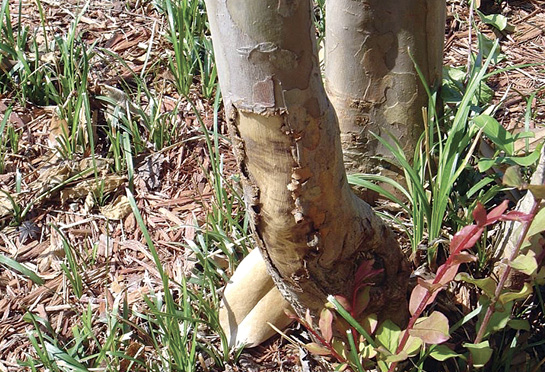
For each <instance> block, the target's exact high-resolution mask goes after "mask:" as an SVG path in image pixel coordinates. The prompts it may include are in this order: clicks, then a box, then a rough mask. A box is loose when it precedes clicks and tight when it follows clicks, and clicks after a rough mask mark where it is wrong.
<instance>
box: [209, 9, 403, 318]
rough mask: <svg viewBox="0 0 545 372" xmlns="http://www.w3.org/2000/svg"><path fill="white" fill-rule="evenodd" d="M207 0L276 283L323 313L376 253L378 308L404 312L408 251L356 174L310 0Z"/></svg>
mask: <svg viewBox="0 0 545 372" xmlns="http://www.w3.org/2000/svg"><path fill="white" fill-rule="evenodd" d="M206 4H207V10H208V16H209V20H210V26H211V31H212V39H213V42H214V52H215V57H216V63H217V67H218V74H219V81H220V87H221V91H222V95H223V99H224V104H225V112H226V115H227V119H228V123H229V127H230V131H231V133H230V134H231V138H232V141H233V148H234V152H235V155H236V158H237V161H238V164H239V166H240V172H241V178H242V185H243V189H244V197H245V201H246V203H247V208H248V211H249V213H250V214H251V217H252V221H253V228H254V232H255V234H254V235H255V237H256V240H257V243H258V245H259V248H260V249H261V252H262V255H263V257H264V259H265V261H266V263H267V266H268V269H269V272H270V273H271V275H272V277H273V279H274V281H275V283H276V285H277V286H278V287H279V289H280V291H281V292H282V294H283V295H284V296H285V297H286V298H287V299H288V301H290V303H291V304H292V306H293V307H294V309H295V310H296V311H297V312H298V313H299V314H300V315H303V314H304V312H305V310H306V309H307V308H309V309H310V310H311V312H312V313H313V314H316V313H317V312H318V311H319V310H320V309H321V308H322V307H323V306H324V304H325V302H326V296H327V295H328V294H343V295H346V296H348V297H349V295H350V291H351V289H352V286H351V283H352V279H353V277H354V273H355V270H356V269H357V267H358V266H359V264H360V262H361V261H362V260H367V259H375V260H376V265H377V266H380V267H383V268H384V272H383V274H382V275H381V276H380V277H379V278H376V283H377V285H376V287H375V289H374V290H373V296H374V297H373V301H372V304H373V306H374V310H375V311H378V310H379V309H380V310H381V315H382V316H385V317H390V318H393V319H395V320H398V321H400V322H403V321H404V319H405V315H406V299H405V297H406V296H405V295H406V293H405V287H406V281H407V276H408V272H407V265H406V261H405V259H404V256H403V254H402V252H401V250H400V249H399V246H398V244H397V242H396V240H395V239H394V236H393V234H392V233H391V232H390V230H389V229H388V228H387V227H386V226H385V225H384V223H383V222H382V221H381V220H380V219H379V218H377V217H376V216H375V215H374V213H373V211H372V210H371V208H370V207H369V206H368V205H367V204H365V203H363V202H362V201H360V200H359V199H358V198H357V197H356V196H355V195H354V194H353V193H352V191H351V190H350V187H349V185H348V183H347V180H346V174H345V170H344V166H343V159H342V152H341V144H340V136H339V128H338V123H337V119H336V115H335V112H334V109H333V107H332V106H331V104H330V103H329V101H328V99H327V96H326V93H325V90H324V88H323V85H322V81H321V76H320V70H319V63H318V58H317V52H316V46H315V39H314V27H313V25H312V22H311V7H310V1H308V0H299V1H297V0H223V1H219V0H207V1H206ZM249 285H251V284H249ZM241 300H243V299H241Z"/></svg>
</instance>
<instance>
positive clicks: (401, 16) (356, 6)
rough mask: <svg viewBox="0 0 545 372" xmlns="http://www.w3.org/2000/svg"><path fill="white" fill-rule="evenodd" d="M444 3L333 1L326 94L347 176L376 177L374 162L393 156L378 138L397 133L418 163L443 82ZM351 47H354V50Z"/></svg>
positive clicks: (328, 31)
mask: <svg viewBox="0 0 545 372" xmlns="http://www.w3.org/2000/svg"><path fill="white" fill-rule="evenodd" d="M445 6H446V5H445V1H444V0H443V1H442V0H410V1H403V0H401V1H400V0H335V1H326V38H325V40H326V41H325V46H326V47H325V68H326V71H325V75H326V78H325V80H326V89H327V93H328V95H329V99H330V100H331V102H332V104H333V106H334V107H335V110H336V112H337V116H338V119H339V125H340V128H341V138H342V145H343V150H344V156H345V165H346V167H347V170H348V172H369V173H372V172H374V171H375V170H374V169H373V167H374V166H376V163H375V164H374V165H373V164H372V163H371V162H370V161H369V159H370V157H372V156H377V155H379V156H385V157H387V158H391V157H392V156H391V154H390V153H389V152H388V151H387V150H386V149H385V148H383V146H382V145H381V144H380V143H379V142H378V141H377V140H376V139H375V138H374V137H373V136H372V135H371V133H370V132H373V133H375V134H377V135H379V136H381V137H385V138H386V136H387V132H390V133H391V134H392V135H393V136H394V137H395V138H397V139H398V140H399V142H400V143H401V144H402V145H403V146H405V150H406V154H407V155H408V156H410V157H412V154H413V152H414V147H415V144H416V142H417V140H418V138H419V136H420V134H421V133H422V128H423V122H422V107H425V106H427V100H428V97H427V95H426V92H425V90H424V87H423V86H422V84H421V83H420V78H419V77H418V74H417V72H416V69H415V68H414V63H413V61H412V60H411V58H410V55H409V51H410V53H411V54H412V55H413V57H414V58H415V60H416V63H417V64H418V66H419V68H420V69H421V70H422V72H423V74H424V76H425V77H426V80H427V82H428V84H430V85H435V84H439V83H440V82H441V81H440V79H441V68H442V62H443V40H444V27H445ZM347 40H349V42H347Z"/></svg>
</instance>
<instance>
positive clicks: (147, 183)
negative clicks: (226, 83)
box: [0, 0, 545, 371]
mask: <svg viewBox="0 0 545 372" xmlns="http://www.w3.org/2000/svg"><path fill="white" fill-rule="evenodd" d="M447 3H448V17H447V25H446V44H445V58H444V61H445V65H448V66H464V65H465V64H466V63H467V55H468V49H469V48H473V49H475V48H476V37H475V28H476V27H477V28H479V29H480V30H481V31H482V32H484V33H485V34H486V35H488V36H489V37H491V38H493V37H499V38H500V40H501V44H500V45H501V51H502V53H504V54H505V56H506V59H505V60H504V61H502V62H501V63H500V67H507V66H513V65H517V64H527V63H535V64H539V65H535V66H529V67H524V68H517V69H514V70H510V71H506V72H504V73H501V74H499V75H496V76H495V77H494V78H492V79H491V80H490V82H489V83H490V84H489V85H490V86H491V87H492V88H493V90H494V91H495V101H496V102H500V101H502V102H503V103H502V105H501V108H500V110H499V111H498V113H497V115H496V118H497V119H498V120H499V121H500V122H501V123H502V124H503V125H504V126H505V127H506V128H508V129H509V130H514V129H516V128H520V127H521V126H523V123H524V115H525V112H526V110H527V101H526V100H527V98H528V97H529V96H530V94H532V93H534V92H537V95H536V98H535V99H534V100H533V102H532V103H531V107H532V112H533V113H534V116H533V118H532V120H531V128H532V130H534V131H535V132H536V140H540V141H542V137H543V136H544V135H545V127H544V125H543V124H545V106H544V105H543V102H544V101H545V93H544V90H543V87H545V2H543V1H537V0H529V1H528V0H527V1H508V2H502V3H501V5H500V6H498V7H496V8H494V7H490V8H489V9H488V11H491V12H496V13H499V12H501V13H502V14H504V15H506V16H507V17H508V19H509V22H510V23H511V24H512V25H514V26H515V30H514V32H510V33H500V32H499V31H494V30H493V29H492V28H491V27H489V26H487V25H483V24H482V23H480V21H478V19H476V24H475V26H473V27H469V25H470V23H469V22H468V19H469V13H468V6H467V4H466V2H465V1H458V0H449V1H447ZM42 4H43V7H44V11H45V15H46V17H47V19H48V24H49V26H50V29H49V30H48V32H51V33H63V32H65V31H66V29H67V27H68V26H69V24H70V23H71V22H72V20H73V14H74V13H75V12H76V10H77V9H78V8H79V7H80V5H81V4H80V2H79V1H76V0H58V1H54V0H48V1H43V2H42ZM89 4H90V5H89V9H88V11H87V13H86V14H85V17H84V18H82V19H81V23H80V25H79V27H80V33H81V35H82V36H83V39H84V40H85V41H86V42H87V43H89V44H91V43H96V47H97V48H105V49H108V50H110V51H112V52H115V53H117V54H119V56H120V57H122V59H123V60H124V61H125V62H126V66H124V65H123V64H121V63H119V61H116V60H115V59H113V58H111V57H110V56H109V55H107V54H105V53H102V52H99V53H102V54H101V58H99V59H97V60H98V61H99V62H97V63H96V64H95V65H93V66H92V68H91V76H92V81H91V82H90V84H91V86H92V87H94V88H96V89H105V88H104V87H105V86H111V87H118V86H119V84H120V83H121V82H122V81H128V82H130V80H131V72H130V71H129V69H128V68H130V70H132V71H133V72H136V73H140V72H141V71H142V70H143V69H147V68H149V65H146V63H147V62H146V61H147V59H146V52H147V47H148V46H149V43H150V42H153V43H154V44H153V48H152V51H151V55H150V57H151V59H156V61H157V63H156V64H154V66H153V69H154V73H153V74H150V75H149V76H150V77H149V83H150V85H152V86H153V87H154V89H157V90H158V91H160V94H161V95H162V97H163V101H162V107H161V110H164V111H169V110H173V107H174V105H178V107H179V108H180V111H179V113H178V115H177V120H178V123H177V130H176V139H177V140H176V141H175V143H174V144H173V145H172V146H169V147H166V148H165V149H164V150H161V151H159V152H155V153H150V154H149V155H147V156H146V157H144V158H142V159H138V160H137V163H136V168H135V169H136V171H135V182H134V184H135V189H134V194H135V197H136V200H137V203H138V207H139V208H140V211H141V212H142V214H143V216H144V218H145V222H146V224H147V226H148V229H149V231H150V232H151V236H152V239H153V241H154V242H155V244H156V246H157V249H158V251H159V254H160V257H161V261H162V262H163V264H164V268H165V269H166V270H167V272H169V273H170V274H171V275H172V276H173V277H177V276H180V275H184V273H186V271H187V270H188V264H187V259H188V252H185V251H184V249H183V248H182V245H181V244H179V243H180V242H183V241H184V240H185V239H189V240H191V239H193V237H194V236H195V228H194V227H191V226H194V225H197V226H203V225H204V222H205V219H206V214H207V212H208V211H209V210H210V204H211V203H212V202H213V200H212V197H213V190H212V186H211V184H210V182H209V181H210V159H209V154H208V152H207V150H206V144H205V142H204V139H203V137H202V136H201V135H200V133H201V131H200V124H199V122H198V120H197V118H196V115H195V113H194V111H193V109H192V108H191V105H189V104H188V102H187V101H186V100H185V99H180V97H179V96H178V95H177V93H176V92H175V90H174V89H173V88H172V86H173V85H172V84H171V81H172V79H174V77H173V76H171V75H170V73H169V72H168V69H167V68H166V60H165V59H164V54H165V53H168V48H169V44H168V43H167V42H166V41H165V40H164V38H161V37H158V36H157V35H159V34H161V33H162V32H165V29H164V27H165V26H164V23H165V22H164V19H163V18H162V16H161V15H160V14H159V13H158V12H157V11H156V10H155V9H154V8H153V6H152V5H150V3H149V2H140V1H134V0H130V1H128V2H122V1H105V0H95V1H91V2H90V3H89ZM21 5H22V14H23V23H25V24H28V25H30V26H31V27H32V29H33V30H36V32H38V35H39V33H40V32H42V31H41V29H40V27H39V25H40V18H39V12H38V9H37V7H36V3H35V2H33V1H23V2H22V4H21ZM18 6H19V5H18V2H10V8H11V10H12V15H14V14H17V12H18ZM470 45H471V46H470ZM127 67H128V68H127ZM198 92H199V91H198V89H195V90H194V91H192V93H191V94H190V98H191V99H192V100H193V102H194V103H195V105H196V107H197V109H198V112H199V114H200V115H201V117H202V118H203V120H204V123H205V125H206V126H207V127H208V128H210V127H211V125H212V103H213V102H211V101H209V100H206V99H204V98H202V97H201V96H200V94H199V93H198ZM13 96H14V94H6V95H4V96H3V97H0V112H5V110H6V108H7V107H8V106H9V105H10V104H12V103H13ZM101 110H103V108H102V107H101V105H100V104H98V103H97V105H96V108H95V111H96V113H97V116H98V117H99V118H100V116H101V115H104V113H101ZM9 120H10V121H12V122H13V123H15V124H16V125H17V126H19V127H22V128H24V131H23V136H22V139H21V146H22V148H23V151H22V152H21V155H17V156H12V157H9V158H8V159H6V171H5V172H4V173H3V174H0V188H1V189H2V190H6V191H8V192H10V193H14V192H15V188H16V179H17V178H18V177H20V178H21V180H22V182H21V187H22V189H21V195H22V198H23V199H22V204H23V205H24V204H25V203H29V202H31V201H33V200H37V198H38V196H39V195H40V193H41V192H42V191H43V190H44V189H47V188H48V187H49V188H50V187H54V185H55V183H54V180H55V179H56V178H59V177H62V176H63V172H65V169H66V167H68V168H72V169H74V168H77V167H84V165H81V164H80V161H73V162H68V161H63V160H60V159H58V158H56V159H55V157H54V151H53V150H52V148H51V144H52V143H54V141H55V133H57V132H56V130H57V131H58V126H59V123H58V122H57V120H56V118H55V115H54V112H53V110H52V108H51V107H40V106H35V105H30V104H28V105H24V106H22V105H20V104H19V105H17V106H16V109H15V110H14V112H13V113H12V114H11V117H10V119H9ZM220 129H221V131H222V132H223V128H220ZM97 138H98V141H97V143H98V148H99V149H98V150H97V153H99V152H100V146H101V143H100V140H101V138H100V133H98V137H97ZM221 145H222V146H221V148H222V150H223V155H224V159H225V160H224V162H225V168H226V172H227V173H228V174H230V173H235V167H234V162H233V160H232V157H231V152H230V150H229V147H228V145H227V143H226V142H223V143H222V144H221ZM149 164H152V165H149ZM107 168H108V166H106V165H105V166H104V167H103V168H102V169H104V170H105V171H104V174H102V175H101V177H103V179H104V182H105V184H108V185H110V186H111V192H110V193H109V196H108V197H107V198H106V199H105V200H104V201H103V203H102V204H103V207H107V206H111V207H112V208H113V209H114V213H119V215H118V217H121V218H120V219H116V218H112V217H110V218H106V217H105V213H108V211H106V212H105V210H104V209H103V208H101V207H99V206H97V205H93V203H92V202H91V201H90V200H89V198H88V196H87V195H88V194H89V192H88V189H85V188H84V189H83V190H80V191H78V190H76V186H77V185H76V184H75V183H74V184H68V185H67V186H66V187H65V188H63V192H64V194H61V193H54V194H52V195H48V196H47V197H44V198H42V199H40V200H39V201H38V202H36V203H35V204H34V206H33V207H32V209H31V210H30V212H29V214H28V215H27V218H26V219H25V223H24V224H23V225H22V226H21V227H11V226H9V225H8V223H7V222H8V220H7V217H3V219H2V218H0V223H1V226H2V228H1V229H0V253H1V254H3V255H5V256H8V257H12V258H14V259H16V260H17V261H18V262H21V263H25V264H26V265H28V266H29V267H31V268H33V269H34V270H35V271H36V272H37V273H38V274H39V275H40V277H42V278H43V279H44V280H45V285H43V286H37V285H34V284H33V283H32V282H31V281H30V280H28V279H25V278H24V277H22V276H21V275H19V274H17V273H15V272H14V271H12V270H9V269H8V268H7V267H6V266H3V265H0V371H16V370H20V367H19V366H18V364H17V360H20V359H24V358H25V357H26V355H27V354H29V353H30V354H31V353H32V346H31V345H30V343H29V340H28V337H27V332H28V331H29V330H30V329H31V325H30V324H29V323H28V322H26V321H25V320H23V316H24V314H25V313H26V312H27V311H30V312H34V313H36V314H38V315H40V316H42V317H44V318H47V319H49V320H50V322H51V324H52V325H54V327H55V330H56V331H57V332H58V333H59V334H61V335H65V336H66V337H70V328H71V326H72V325H73V321H74V317H73V316H74V314H75V313H81V312H82V311H84V310H85V309H86V308H87V307H90V308H91V309H92V311H93V312H95V313H96V314H97V316H100V314H101V313H103V312H106V311H108V309H109V306H111V305H112V303H113V301H114V299H115V298H116V297H117V296H120V295H126V296H127V299H128V303H129V305H131V306H136V307H138V306H143V302H142V295H143V294H147V293H149V292H150V291H151V290H154V289H158V288H161V285H162V283H161V280H160V278H159V277H158V275H157V270H156V269H155V266H154V263H153V260H152V258H151V257H150V254H149V252H148V250H147V247H146V245H145V242H144V240H143V236H142V233H141V231H140V229H139V228H138V226H137V224H136V220H135V218H134V217H133V216H132V214H130V213H126V212H125V211H123V209H122V208H121V209H116V208H118V207H116V206H115V205H113V204H112V203H113V201H114V200H115V199H116V197H117V196H118V195H121V194H123V193H124V190H125V187H126V186H127V180H126V179H125V178H123V177H120V176H116V175H114V174H111V173H108V172H107V171H106V169H107ZM89 179H93V176H92V175H91V176H89ZM81 183H82V182H81V181H78V184H80V185H81ZM63 195H65V196H63ZM66 195H68V196H66ZM95 204H96V203H95ZM110 216H111V215H110ZM52 226H58V227H59V231H60V232H62V234H63V235H64V236H65V237H66V239H67V240H68V241H69V242H70V243H71V244H72V246H74V247H81V250H82V252H83V251H84V250H85V251H88V250H89V247H93V248H92V251H93V252H94V254H93V257H92V260H90V261H89V262H87V266H86V267H85V270H84V273H83V280H84V295H83V296H82V297H81V298H80V299H75V298H74V297H73V296H71V295H70V293H71V292H70V290H69V289H68V286H69V283H68V282H67V280H66V277H65V276H64V275H63V271H62V268H61V265H60V263H61V262H63V260H64V258H63V248H62V239H61V236H60V234H59V231H57V230H56V229H55V228H53V227H52ZM82 254H83V253H82ZM144 274H146V276H148V277H149V280H144V277H145V275H144ZM100 331H101V330H100V329H97V330H96V332H97V333H98V332H100ZM303 364H304V363H302V362H301V361H300V358H299V356H298V353H297V351H296V349H295V348H294V347H292V346H290V345H289V344H287V343H285V342H284V341H282V340H281V339H279V338H278V339H276V340H273V341H271V342H269V343H268V344H266V345H263V346H261V347H258V348H256V349H254V350H251V351H248V352H245V353H244V354H243V357H242V358H241V360H240V363H239V366H233V367H232V370H240V371H244V370H247V371H251V370H258V369H261V370H270V371H276V370H304V369H305V368H307V367H305V368H304V367H303Z"/></svg>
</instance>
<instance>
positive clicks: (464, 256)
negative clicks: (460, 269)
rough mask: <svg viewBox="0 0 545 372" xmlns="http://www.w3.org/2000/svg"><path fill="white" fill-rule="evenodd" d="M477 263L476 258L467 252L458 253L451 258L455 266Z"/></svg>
mask: <svg viewBox="0 0 545 372" xmlns="http://www.w3.org/2000/svg"><path fill="white" fill-rule="evenodd" d="M474 261H477V257H475V256H474V255H472V254H470V253H467V252H460V253H458V254H457V255H455V256H454V257H452V262H453V263H455V264H462V263H467V262H474Z"/></svg>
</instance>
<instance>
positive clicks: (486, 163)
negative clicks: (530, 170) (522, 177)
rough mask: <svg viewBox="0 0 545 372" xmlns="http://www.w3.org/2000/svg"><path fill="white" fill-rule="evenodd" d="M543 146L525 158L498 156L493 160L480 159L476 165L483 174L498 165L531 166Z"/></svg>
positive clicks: (539, 146) (540, 145)
mask: <svg viewBox="0 0 545 372" xmlns="http://www.w3.org/2000/svg"><path fill="white" fill-rule="evenodd" d="M542 146H543V144H542V143H541V144H539V145H538V146H537V147H536V149H535V150H534V152H532V153H531V154H529V155H526V156H498V157H497V158H494V159H487V158H481V159H480V160H479V163H478V167H479V172H485V171H487V170H488V169H490V168H491V167H493V166H495V165H500V164H510V165H520V166H523V167H528V166H530V165H533V164H534V163H535V162H536V161H537V160H538V159H539V156H540V155H541V147H542Z"/></svg>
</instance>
